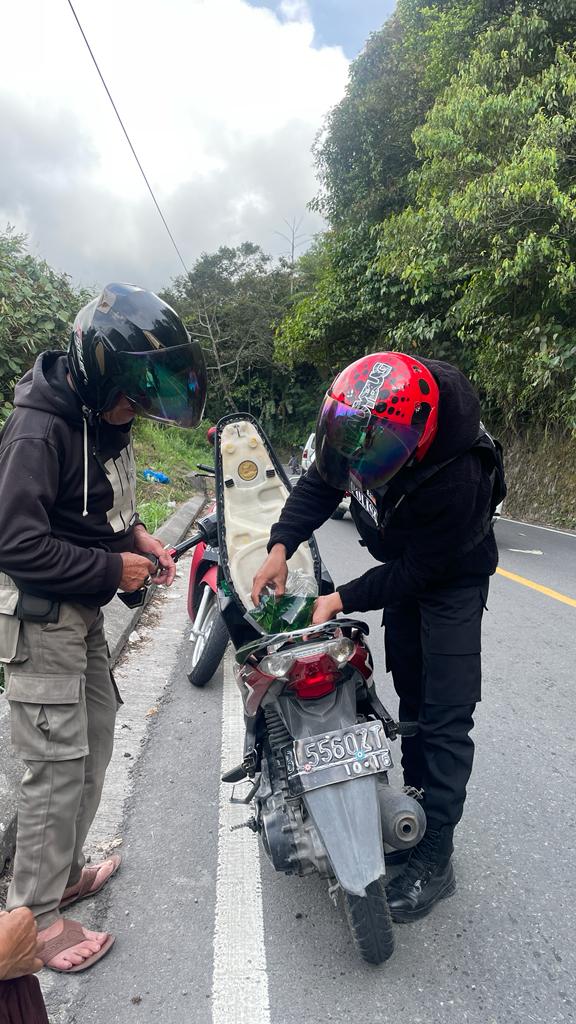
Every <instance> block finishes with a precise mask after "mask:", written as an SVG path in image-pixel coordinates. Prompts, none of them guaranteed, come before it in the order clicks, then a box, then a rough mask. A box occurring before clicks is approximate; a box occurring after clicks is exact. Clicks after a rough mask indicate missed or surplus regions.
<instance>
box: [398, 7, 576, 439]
mask: <svg viewBox="0 0 576 1024" xmlns="http://www.w3.org/2000/svg"><path fill="white" fill-rule="evenodd" d="M566 6H568V5H566ZM569 6H570V7H571V8H572V10H571V16H568V15H566V17H565V18H564V20H563V21H562V22H561V23H560V22H559V21H558V16H557V15H558V10H557V4H556V3H554V4H552V3H549V4H545V3H542V4H540V11H541V13H536V12H533V13H530V14H525V13H523V11H522V10H521V9H520V7H518V9H517V10H516V11H515V12H514V13H513V14H512V15H511V16H510V17H509V18H508V19H506V21H505V22H504V23H502V24H501V25H499V26H498V27H491V28H490V29H488V30H487V31H486V32H485V33H484V35H483V36H482V38H481V39H480V41H479V43H478V46H477V48H476V49H475V51H474V53H473V54H472V56H471V58H470V60H469V62H468V63H467V64H466V65H465V66H463V68H462V70H461V71H460V73H459V74H458V76H456V77H455V78H454V79H453V81H452V83H451V84H450V86H449V87H448V88H447V89H446V90H445V92H444V93H443V94H442V96H441V97H440V98H439V99H438V101H437V102H436V104H435V105H434V107H433V108H432V110H431V111H430V112H429V114H428V117H427V119H426V122H425V124H424V125H423V126H421V127H420V128H419V129H418V130H417V131H416V132H415V135H414V139H415V144H416V147H417V152H418V154H419V156H420V157H421V159H422V161H423V162H422V167H421V169H420V170H419V172H418V173H416V174H414V175H413V176H412V179H411V181H412V185H413V189H414V203H413V204H412V205H411V206H410V207H408V208H407V209H406V210H405V211H403V212H402V213H401V214H399V215H397V216H393V217H390V218H388V219H387V220H386V221H385V222H384V223H383V225H382V229H381V236H380V261H379V268H380V271H381V273H382V274H383V276H384V278H385V279H386V280H394V281H396V282H397V283H399V284H400V285H401V287H402V293H401V296H402V306H403V308H404V310H405V311H406V312H405V314H404V315H403V316H402V318H401V319H399V321H398V322H397V323H395V324H394V326H393V332H394V337H395V339H396V341H397V342H398V344H399V346H401V345H402V344H410V343H412V344H413V343H414V340H415V339H418V340H419V341H420V342H421V341H422V338H423V334H424V335H425V336H426V337H425V341H426V348H427V350H428V352H429V353H430V354H438V351H439V349H440V350H443V351H444V352H445V353H446V354H447V355H449V356H451V357H453V358H456V359H457V361H458V362H459V364H460V365H463V366H464V368H465V369H468V371H469V372H470V373H471V374H472V376H473V377H474V378H475V379H476V381H477V383H478V384H479V386H480V387H481V388H482V390H483V392H484V393H485V395H486V396H487V397H488V399H489V400H490V401H491V402H492V403H493V406H494V407H495V408H496V409H497V410H498V412H499V413H500V414H501V415H504V416H505V417H506V418H508V419H509V420H513V419H516V418H517V417H518V416H525V417H528V416H532V415H534V414H535V413H541V414H544V413H545V416H546V420H547V421H548V422H554V421H556V422H558V423H561V424H563V425H570V426H572V427H576V388H575V377H576V318H575V315H574V300H575V298H576V291H575V290H576V263H575V257H576V244H575V243H574V228H575V224H576V202H575V184H576V175H575V171H574V157H573V153H574V147H575V144H576V60H575V53H574V49H573V46H572V44H571V42H570V43H568V42H565V41H564V39H565V38H566V37H568V38H570V39H572V38H574V31H575V29H576V21H575V15H576V11H575V10H574V5H569ZM548 11H550V12H553V15H554V17H553V18H548V17H547V16H546V15H547V12H548ZM559 36H560V37H561V38H560V39H559V38H558V37H559ZM562 36H564V39H562ZM390 327H392V325H390Z"/></svg>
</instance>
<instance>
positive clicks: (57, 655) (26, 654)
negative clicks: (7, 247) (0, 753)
mask: <svg viewBox="0 0 576 1024" xmlns="http://www.w3.org/2000/svg"><path fill="white" fill-rule="evenodd" d="M205 391H206V387H205V369H204V363H203V358H202V354H201V352H200V350H199V346H198V345H197V343H196V342H192V341H191V340H190V338H189V336H188V333H187V332H186V329H185V328H184V325H183V324H182V322H181V321H180V319H179V317H178V316H177V315H176V313H175V312H174V311H173V310H172V309H170V307H169V306H167V305H166V303H164V302H162V301H161V300H160V299H159V298H158V297H157V296H155V295H153V294H152V293H151V292H147V291H144V290H143V289H141V288H136V287H133V286H130V285H108V286H107V288H105V289H104V291H103V292H102V294H101V295H100V296H99V297H98V298H97V299H94V300H93V301H92V302H91V303H89V304H88V305H87V306H86V307H84V309H82V310H81V311H80V312H79V314H78V316H77V318H76V321H75V324H74V331H73V335H72V339H71V342H70V346H69V349H68V353H65V352H59V351H55V352H44V353H43V354H42V355H40V356H39V357H38V359H37V360H36V363H35V365H34V367H33V369H32V370H31V371H29V372H28V373H27V374H26V375H25V377H24V378H23V379H22V380H21V381H20V383H19V384H18V385H17V386H16V392H15V402H14V405H15V408H14V411H13V413H12V414H11V416H10V417H9V419H8V421H7V423H6V425H5V427H4V429H3V431H2V434H1V437H0V661H2V662H3V663H4V669H5V675H6V697H7V698H8V701H9V703H10V713H11V726H12V743H13V747H14V749H15V752H16V754H17V755H18V756H19V757H21V758H22V759H23V760H24V762H25V764H26V774H25V776H24V779H23V783H22V790H21V795H20V801H19V807H18V835H17V845H16V858H15V864H14V877H13V881H12V884H11V886H10V890H9V893H8V909H9V910H10V909H13V908H16V907H19V906H27V907H29V908H30V909H31V910H32V912H33V913H34V916H35V918H36V921H37V924H38V928H39V937H40V939H41V940H43V942H44V947H43V949H42V950H41V953H40V956H41V958H42V960H43V962H44V963H45V964H46V965H47V966H49V967H50V968H51V969H53V970H58V971H79V970H84V969H85V968H86V967H89V966H91V965H92V964H93V963H95V962H96V961H97V960H98V959H100V958H101V957H102V956H103V955H104V954H105V953H106V952H107V951H108V950H109V949H110V947H111V945H112V943H113V941H114V939H113V936H111V935H109V934H108V933H99V932H92V931H88V930H87V929H85V928H83V927H82V926H81V925H80V924H79V922H77V921H73V920H70V919H69V918H65V917H62V916H61V914H60V911H61V910H62V909H63V908H64V907H67V906H69V905H70V904H71V903H73V902H75V901H76V900H78V899H83V898H85V897H86V896H90V895H93V894H94V893H95V892H98V891H99V890H100V889H101V888H102V886H103V885H104V884H105V883H106V882H107V881H108V879H109V878H110V877H111V875H112V874H113V873H114V872H115V871H116V870H117V868H118V866H119V863H120V858H119V857H118V856H117V855H116V856H114V857H111V858H109V859H108V860H107V861H104V862H103V863H102V864H98V865H94V866H90V867H86V866H85V862H84V857H83V853H82V848H83V845H84V841H85V839H86V836H87V834H88V830H89V828H90V825H91V823H92V820H93V818H94V815H95V813H96V810H97V808H98V804H99V802H100V796H101V791H102V785H103V782H104V775H105V772H106V768H107V765H108V762H109V760H110V757H111V754H112V746H113V738H114V718H115V713H116V706H117V701H118V693H117V691H116V688H115V685H114V681H113V678H112V676H111V673H110V667H109V662H108V654H107V648H106V642H105V639H104V632H103V617H102V612H101V608H102V606H103V605H105V604H107V603H108V602H109V601H111V600H112V598H113V596H114V595H115V593H116V591H117V590H118V589H120V590H124V591H128V592H130V591H134V590H137V589H138V588H139V587H140V586H142V584H143V583H144V582H145V581H146V580H147V578H148V577H149V576H150V573H151V571H152V562H151V560H150V559H149V558H148V557H147V555H148V554H151V555H152V556H155V557H156V558H157V559H158V562H159V573H158V575H156V576H155V582H157V583H166V584H170V583H172V581H173V579H174V575H175V565H174V562H173V560H172V558H171V557H170V555H169V554H168V552H166V551H165V550H164V549H163V547H162V544H161V543H160V542H159V541H158V540H155V539H154V538H153V537H151V536H150V535H149V534H148V532H147V531H146V528H145V526H144V525H143V524H142V523H141V522H140V520H139V519H138V516H137V514H136V508H135V482H136V473H135V466H134V457H133V452H132V441H131V425H132V420H133V419H134V416H135V414H136V413H137V412H142V413H144V414H145V415H148V416H151V417H153V418H155V419H163V420H166V421H168V422H173V423H178V424H180V425H183V426H192V425H195V424H196V423H198V422H199V420H200V418H201V415H202V409H203V405H204V399H205Z"/></svg>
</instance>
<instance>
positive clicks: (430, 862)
mask: <svg viewBox="0 0 576 1024" xmlns="http://www.w3.org/2000/svg"><path fill="white" fill-rule="evenodd" d="M480 437H482V441H483V442H484V443H483V444H482V443H481V444H480V445H479V444H478V441H479V439H480ZM494 465H495V463H494V454H493V449H492V447H491V439H490V438H489V436H488V435H486V434H485V433H483V431H482V428H481V423H480V407H479V402H478V397H477V395H476V393H475V391H474V389H473V388H472V386H471V384H470V383H469V381H468V380H467V379H466V378H465V377H464V375H463V374H462V373H460V371H459V370H457V369H456V367H454V366H451V365H450V364H448V363H445V362H440V361H438V360H430V359H415V358H413V357H412V356H406V355H403V354H401V353H393V352H385V353H378V354H375V355H370V356H365V357H363V358H362V359H359V360H357V361H356V363H353V364H352V365H351V366H349V367H347V368H346V369H345V370H344V371H343V372H342V373H341V374H339V375H338V377H337V378H336V380H335V381H334V383H333V384H332V386H331V388H330V389H329V391H328V393H327V395H326V398H325V400H324V403H323V405H322V408H321V410H320V414H319V417H318V423H317V427H316V462H315V463H314V464H313V465H312V466H311V467H310V469H309V470H308V473H307V474H306V476H305V477H303V478H302V479H301V480H300V481H299V482H298V484H297V486H296V487H295V488H294V490H293V491H292V493H291V495H290V497H289V498H288V501H287V502H286V505H285V506H284V509H283V511H282V514H281V516H280V520H279V522H278V523H276V525H275V526H273V527H272V531H271V534H270V541H269V544H268V551H269V556H268V558H267V560H266V562H265V563H264V565H263V566H262V567H261V569H260V570H259V572H258V573H257V575H256V577H255V579H254V586H253V591H252V599H253V601H254V604H257V603H258V600H259V595H260V594H261V592H262V590H263V589H264V587H266V586H271V587H273V588H274V589H275V590H276V593H278V594H280V593H283V591H284V587H285V582H286V575H287V566H286V561H287V559H289V558H290V557H291V556H292V554H293V553H294V551H295V550H296V549H297V547H298V546H299V544H300V543H302V542H303V541H304V540H306V539H307V538H308V537H310V535H311V534H312V532H313V531H314V530H316V529H318V527H320V526H321V525H322V524H323V523H324V522H326V520H327V519H328V518H329V517H330V515H331V514H332V512H333V511H334V510H335V509H336V508H337V506H338V504H339V503H340V501H341V500H342V492H343V491H346V490H347V491H349V492H350V493H351V512H352V516H353V519H354V522H355V525H356V527H357V529H358V532H359V534H360V537H361V543H362V544H364V545H365V546H367V548H368V550H369V551H370V553H371V554H372V555H373V556H374V558H376V559H377V560H378V561H380V562H382V563H383V564H382V565H379V566H376V567H375V568H373V569H370V570H369V571H368V572H366V573H364V575H363V576H361V577H359V578H358V579H355V580H352V581H351V582H349V583H345V584H342V585H340V586H338V588H337V590H336V591H335V592H334V593H333V594H329V595H327V596H325V597H320V598H318V600H317V601H316V604H315V611H314V620H313V621H314V623H322V622H326V621H328V620H330V619H332V618H334V617H335V616H336V615H337V614H338V613H339V612H344V613H346V614H350V613H352V612H362V611H368V610H371V609H379V608H382V609H383V623H384V626H385V650H386V667H387V669H388V671H391V672H392V677H393V681H394V686H395V689H396V692H397V693H398V696H399V700H400V708H399V717H400V720H401V721H417V722H418V723H419V732H418V734H417V735H416V736H415V737H413V738H410V739H408V738H404V739H403V740H402V767H403V771H404V782H405V785H406V786H409V787H413V788H414V789H416V790H421V791H423V803H424V809H425V811H426V816H427V829H426V833H425V835H424V837H423V839H422V840H421V842H420V843H419V844H418V846H417V847H415V849H414V850H413V851H412V852H411V855H410V858H409V861H408V864H407V865H406V868H405V869H404V871H403V872H402V873H401V874H400V875H399V876H398V877H397V878H395V879H394V880H393V881H392V882H391V883H390V884H389V886H388V890H387V891H388V902H389V906H390V910H391V913H392V917H393V918H394V920H396V921H411V920H414V919H416V918H419V917H422V916H424V915H425V914H427V913H428V912H429V911H430V910H431V908H432V907H433V905H434V904H435V903H436V902H437V901H438V900H440V899H443V898H445V897H447V896H450V895H452V893H453V892H454V891H455V879H454V871H453V867H452V862H451V855H452V850H453V845H452V839H453V833H454V827H455V825H456V824H457V823H458V821H459V820H460V818H461V816H462V811H463V806H464V801H465V797H466V784H467V781H468V779H469V776H470V772H471V769H472V759H473V752H474V745H473V742H472V740H471V738H470V735H469V734H470V731H471V729H472V727H473V717H472V716H473V712H474V708H475V704H476V702H477V701H479V700H480V679H481V670H480V632H481V621H482V613H483V609H484V608H485V605H486V598H487V594H488V581H489V576H490V575H491V574H492V573H494V572H495V570H496V565H497V561H498V552H497V548H496V542H495V539H494V534H493V531H492V526H491V504H492V492H493V472H494Z"/></svg>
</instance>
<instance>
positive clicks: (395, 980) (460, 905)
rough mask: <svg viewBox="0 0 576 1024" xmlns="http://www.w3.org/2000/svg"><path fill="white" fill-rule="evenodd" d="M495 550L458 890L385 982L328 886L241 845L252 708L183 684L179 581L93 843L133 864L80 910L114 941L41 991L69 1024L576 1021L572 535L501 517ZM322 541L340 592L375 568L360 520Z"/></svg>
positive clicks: (386, 972)
mask: <svg viewBox="0 0 576 1024" xmlns="http://www.w3.org/2000/svg"><path fill="white" fill-rule="evenodd" d="M497 533H498V539H499V544H500V550H501V569H502V570H503V571H504V573H507V574H508V575H502V574H500V573H499V574H497V575H496V576H495V577H494V578H493V581H492V585H491V589H490V595H489V600H488V607H489V612H488V613H487V614H486V616H485V628H484V694H483V701H482V704H481V705H480V706H479V708H478V712H477V721H476V728H475V734H474V735H475V740H476V745H477V756H476V764H475V769H474V773H473V777H472V782H471V785H470V789H469V798H468V801H467V805H466V812H465V818H464V820H463V822H462V824H461V826H460V828H459V829H458V832H457V839H456V854H455V866H456V872H457V878H458V891H457V893H456V895H455V896H454V897H453V898H452V899H450V900H446V901H445V902H444V903H443V904H442V905H441V906H439V907H437V908H436V909H435V910H434V912H433V913H432V914H431V915H430V916H429V917H428V918H426V919H425V920H424V921H421V922H419V923H415V924H412V925H398V926H396V935H397V948H396V952H395V954H394V957H393V958H392V960H390V961H389V962H388V963H387V964H386V965H384V966H383V967H380V968H369V967H367V966H365V965H363V964H362V963H360V962H359V961H358V960H357V959H356V956H355V954H354V952H353V950H352V947H351V942H350V939H349V936H348V931H347V928H346V925H345V922H344V919H343V915H342V913H341V911H339V910H337V909H335V908H334V907H333V906H332V904H331V903H330V901H329V899H328V897H327V894H326V886H325V884H324V883H322V882H321V881H320V880H319V879H314V878H312V879H310V878H307V879H294V878H288V877H284V876H277V875H275V873H274V872H273V870H272V868H271V867H270V865H269V864H268V862H267V861H266V859H265V857H263V856H261V855H259V852H258V844H257V841H256V839H255V837H254V836H253V835H252V834H251V833H250V832H249V831H248V830H247V829H242V830H240V831H235V832H230V824H231V823H233V822H236V821H238V822H241V821H242V820H244V819H245V818H246V817H247V816H248V815H247V813H246V811H245V810H244V809H242V808H235V807H234V808H230V807H229V806H228V804H227V803H226V802H225V797H226V795H227V792H225V791H224V789H223V787H221V786H220V784H219V773H220V767H221V761H222V763H224V764H229V765H231V764H234V763H236V762H237V761H238V760H239V750H238V749H237V745H238V742H239V737H240V733H241V720H240V716H239V713H238V712H239V698H238V697H237V695H236V691H235V689H234V686H233V683H232V680H231V674H230V671H229V667H228V666H226V667H225V671H224V673H223V674H222V673H221V674H220V676H219V677H217V678H216V679H215V680H214V681H213V682H212V684H211V685H210V686H209V687H208V688H207V689H206V690H203V691H195V690H194V689H192V688H191V687H190V686H189V684H188V682H187V680H186V676H185V658H186V642H185V640H184V637H185V628H186V620H185V609H184V604H185V602H184V594H185V580H184V579H182V580H180V581H179V582H178V583H177V587H178V588H179V589H177V590H176V591H175V593H174V594H171V595H170V599H169V600H168V598H164V599H163V600H159V601H158V609H157V611H156V612H155V613H153V615H155V616H156V618H155V619H154V618H153V620H152V621H151V623H149V625H148V630H149V632H148V639H145V641H144V642H143V643H141V644H136V645H134V648H133V650H132V651H131V653H130V654H129V656H128V657H127V658H126V659H125V662H124V665H123V666H122V668H121V670H120V673H119V675H120V678H121V682H122V688H123V690H124V695H125V700H126V701H127V706H128V710H127V712H126V713H125V714H126V715H127V716H128V719H127V720H124V723H123V724H124V726H125V727H126V726H127V727H126V728H124V729H123V726H122V718H121V719H120V721H119V727H118V737H119V739H118V747H117V752H116V758H115V763H116V765H117V766H118V770H120V771H123V772H124V774H123V775H122V774H121V775H120V776H119V777H118V780H117V781H114V780H113V781H112V784H111V785H112V789H113V791H114V799H112V797H111V796H107V797H106V800H105V807H104V808H103V815H102V816H101V818H100V819H99V821H98V822H97V823H96V826H95V836H94V839H93V841H94V843H95V844H98V843H103V844H104V845H105V844H106V841H107V840H108V839H111V838H112V837H113V835H115V834H116V832H117V831H118V830H119V827H120V824H121V822H120V818H121V816H122V815H124V823H123V829H122V831H123V836H124V843H123V851H124V858H125V861H124V865H123V868H122V871H121V873H120V874H119V876H118V877H117V878H116V879H115V880H114V882H113V883H112V884H111V885H110V886H109V888H108V889H107V890H105V892H104V893H103V894H102V895H101V896H100V897H99V899H98V901H95V902H94V903H93V904H92V906H91V905H90V903H85V904H83V905H82V910H81V916H82V918H83V920H85V921H87V922H91V923H93V924H94V923H96V922H99V923H100V924H101V925H104V924H105V925H106V926H107V927H109V928H110V929H111V930H113V931H114V932H115V934H116V935H117V942H116V946H115V948H114V950H113V951H112V952H111V954H110V955H109V956H108V957H107V958H106V960H104V961H103V962H102V963H100V964H98V965H97V966H96V967H95V968H94V969H93V970H92V971H90V972H88V973H87V974H86V975H80V976H77V977H76V978H75V979H73V978H70V977H69V978H66V977H61V976H53V975H51V976H50V977H49V978H47V979H46V980H47V990H48V992H47V994H48V1001H49V1007H50V1014H51V1021H52V1022H53V1024H72V1022H75V1024H102V1022H106V1024H128V1022H132V1021H137V1022H138V1024H149V1022H150V1024H152V1022H154V1024H188V1022H190V1024H223V1022H224V1021H226V1022H227V1024H297V1022H298V1024H301V1022H307V1024H308V1022H310V1024H312V1022H318V1024H323V1022H325V1021H331V1022H338V1024H345V1022H349V1021H356V1020H360V1021H363V1022H370V1024H372V1022H374V1024H375V1022H377V1021H378V1022H381V1024H388V1022H390V1024H440V1022H442V1024H533V1022H538V1024H540V1022H541V1024H560V1022H569V1021H574V1020H576V1008H575V1001H576V983H575V978H576V953H575V950H576V906H575V903H576V901H575V899H574V878H575V876H576V855H575V848H576V811H575V801H574V793H575V785H574V783H575V775H576V769H575V765H574V749H575V742H574V741H575V736H576V721H575V717H576V715H575V707H576V701H575V698H574V686H575V682H574V663H575V653H576V652H575V639H574V638H575V633H576V630H575V626H576V535H573V534H570V533H562V532H555V531H547V530H542V529H538V528H535V527H531V526H525V525H523V524H518V523H514V522H511V521H506V520H502V521H500V522H499V523H498V525H497ZM318 539H319V543H320V547H321V551H322V554H323V556H324V558H325V560H326V562H327V563H328V566H329V568H330V569H331V571H332V573H333V575H334V578H335V580H336V581H337V582H339V581H342V580H345V579H350V578H352V576H354V575H358V573H359V572H361V571H363V569H364V568H366V567H368V565H369V564H370V563H371V559H370V557H369V556H368V555H367V554H366V552H365V550H364V549H362V548H360V547H359V546H358V544H357V541H356V534H355V531H354V528H353V525H352V523H351V522H350V521H349V520H348V519H346V520H345V521H343V522H330V523H328V524H327V525H326V526H325V527H324V528H323V529H322V530H321V531H320V533H319V535H318ZM530 584H535V585H536V588H535V587H534V586H533V585H532V586H531V585H530ZM368 618H369V620H370V624H371V627H372V637H371V640H372V650H373V654H374V657H375V661H376V664H377V666H379V668H378V671H377V679H378V687H379V692H380V695H381V696H382V698H383V700H384V702H385V703H386V704H387V705H388V706H389V707H390V709H391V710H392V711H395V708H396V702H395V699H394V696H393V690H392V685H391V681H390V678H389V677H387V676H386V675H385V674H384V671H383V667H382V666H383V658H382V637H381V635H380V629H379V625H378V623H379V615H378V614H376V613H375V614H372V615H370V616H368ZM144 632H145V633H146V631H145V630H144ZM180 638H181V642H180ZM223 676H224V679H223ZM144 681H146V685H149V686H150V687H151V696H150V702H153V707H152V708H150V709H149V711H151V712H152V713H151V714H150V713H149V712H148V715H149V717H148V719H147V724H148V734H147V739H146V741H144V740H142V744H143V745H140V741H138V745H137V746H135V745H134V744H133V746H132V747H131V748H130V747H129V737H130V736H131V735H132V730H134V729H136V725H135V724H134V723H133V722H131V721H130V717H129V716H130V710H129V708H130V700H131V693H130V691H131V690H132V691H133V692H136V693H137V692H138V691H139V688H140V687H141V686H143V685H144ZM223 692H224V718H223ZM145 703H146V700H144V704H145ZM223 726H224V747H223V740H222V736H223ZM136 731H137V730H136ZM127 745H128V747H129V749H128V750H127V749H126V747H127ZM131 751H132V754H131V758H127V759H126V758H124V754H125V753H128V754H130V752H131ZM139 753H140V755H141V756H139V757H138V754H139ZM393 753H394V749H393ZM122 761H123V762H124V763H123V764H122ZM127 764H133V768H132V770H131V772H129V771H127V770H126V766H127ZM119 793H120V794H121V795H122V798H123V797H124V795H126V802H125V803H124V806H123V807H122V799H120V798H119V795H118V794H119ZM114 801H115V803H114ZM110 804H113V805H114V806H113V808H112V811H111V812H110V814H108V816H107V814H106V806H107V805H110ZM114 808H115V810H114ZM78 916H80V915H78ZM45 977H46V972H44V976H43V982H44V979H45Z"/></svg>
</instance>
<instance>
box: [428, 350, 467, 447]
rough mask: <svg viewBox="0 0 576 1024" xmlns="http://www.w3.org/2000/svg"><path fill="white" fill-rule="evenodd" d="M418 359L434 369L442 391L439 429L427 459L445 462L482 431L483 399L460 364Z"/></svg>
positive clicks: (434, 374)
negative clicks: (481, 412)
mask: <svg viewBox="0 0 576 1024" xmlns="http://www.w3.org/2000/svg"><path fill="white" fill-rule="evenodd" d="M418 359H419V361H420V362H421V363H423V364H424V366H426V367H427V369H428V370H430V373H431V374H432V375H433V376H434V378H435V379H436V383H437V384H438V388H439V391H440V398H439V402H438V432H437V434H436V437H435V438H434V440H433V442H432V444H431V445H430V448H429V449H428V451H427V453H426V455H425V457H424V459H423V463H427V464H429V463H432V462H435V463H439V462H445V461H446V460H447V459H453V458H455V457H456V456H457V455H460V454H461V453H462V452H465V451H468V449H469V448H471V446H472V445H473V444H474V441H475V440H476V438H477V437H478V435H479V433H480V400H479V398H478V395H477V394H476V391H475V389H474V388H473V386H472V384H471V383H470V381H469V380H468V378H467V377H465V376H464V374H463V373H461V372H460V370H458V369H457V367H456V366H452V364H451V363H444V362H442V361H441V360H440V359H422V358H421V357H420V356H418Z"/></svg>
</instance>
